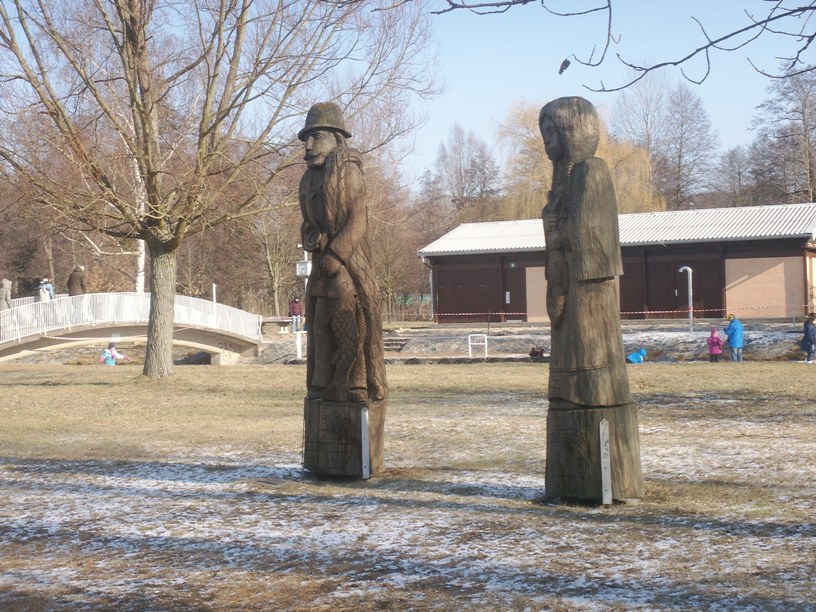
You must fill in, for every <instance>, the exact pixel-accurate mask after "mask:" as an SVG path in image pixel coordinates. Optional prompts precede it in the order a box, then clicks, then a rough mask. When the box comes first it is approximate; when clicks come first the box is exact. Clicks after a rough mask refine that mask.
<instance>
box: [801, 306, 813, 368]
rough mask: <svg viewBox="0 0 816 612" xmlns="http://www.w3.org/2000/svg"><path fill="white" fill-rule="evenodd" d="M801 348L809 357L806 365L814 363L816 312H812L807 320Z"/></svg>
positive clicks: (806, 359)
mask: <svg viewBox="0 0 816 612" xmlns="http://www.w3.org/2000/svg"><path fill="white" fill-rule="evenodd" d="M800 348H801V349H802V350H803V351H805V355H807V357H806V358H805V361H804V363H813V354H814V352H816V312H811V313H810V314H809V315H808V316H807V319H805V333H804V335H803V336H802V342H801V344H800Z"/></svg>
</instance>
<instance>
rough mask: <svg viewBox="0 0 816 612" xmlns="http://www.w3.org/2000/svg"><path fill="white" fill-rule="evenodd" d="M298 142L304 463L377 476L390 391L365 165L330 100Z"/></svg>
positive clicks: (311, 116) (315, 110)
mask: <svg viewBox="0 0 816 612" xmlns="http://www.w3.org/2000/svg"><path fill="white" fill-rule="evenodd" d="M298 138H299V139H300V140H301V141H303V143H304V145H305V155H304V159H305V160H306V166H307V168H306V171H305V172H304V174H303V177H302V179H301V181H300V190H299V200H300V208H301V213H302V214H303V225H302V226H301V239H302V243H303V248H304V249H305V250H306V251H309V252H310V253H311V256H312V268H311V273H310V275H309V281H308V283H307V286H306V298H305V307H306V320H307V321H308V322H309V329H308V332H307V366H306V386H307V390H306V399H305V407H304V415H305V421H306V435H305V448H304V466H305V467H306V468H307V469H310V470H313V471H315V472H317V473H321V474H328V475H343V476H354V475H362V476H363V477H366V476H368V475H373V474H376V473H377V472H378V471H380V470H381V469H382V437H383V425H384V421H385V400H386V395H387V392H388V388H387V384H386V377H385V362H384V359H383V340H382V320H381V315H380V305H379V289H378V287H377V280H376V276H375V273H374V267H373V265H372V263H371V245H370V243H369V232H368V206H367V202H366V189H365V178H364V176H363V164H362V160H361V157H360V153H359V152H358V151H356V150H355V149H353V148H351V147H349V146H347V145H346V139H350V138H351V132H349V131H348V129H346V124H345V120H344V118H343V114H342V112H341V110H340V108H339V107H338V106H337V105H336V104H335V103H333V102H321V103H319V104H315V105H314V106H312V108H311V109H309V112H308V114H307V115H306V124H305V126H304V127H303V129H302V130H300V132H298ZM361 432H362V433H361Z"/></svg>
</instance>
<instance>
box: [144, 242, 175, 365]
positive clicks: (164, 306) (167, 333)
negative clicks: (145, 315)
mask: <svg viewBox="0 0 816 612" xmlns="http://www.w3.org/2000/svg"><path fill="white" fill-rule="evenodd" d="M148 248H149V250H150V319H149V320H148V323H147V352H146V354H145V363H144V370H143V372H142V373H143V374H144V375H145V376H147V377H149V378H162V377H164V376H171V375H172V374H173V315H174V308H175V301H176V265H177V257H176V251H175V250H173V251H172V252H167V250H166V249H165V245H164V244H158V245H152V244H149V245H148Z"/></svg>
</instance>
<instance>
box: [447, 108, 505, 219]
mask: <svg viewBox="0 0 816 612" xmlns="http://www.w3.org/2000/svg"><path fill="white" fill-rule="evenodd" d="M436 175H437V176H438V177H439V178H440V180H441V181H442V183H443V184H444V186H445V191H446V193H447V195H448V197H449V198H450V201H451V203H452V204H453V207H454V209H455V210H456V212H457V219H458V220H459V221H464V220H473V219H468V218H467V217H468V214H467V211H468V209H471V210H473V209H476V208H479V207H480V206H481V205H482V204H483V203H484V202H485V201H486V200H490V199H494V198H495V197H496V196H497V195H498V189H499V168H498V165H497V164H496V161H495V160H494V159H493V156H492V155H491V154H490V151H489V150H488V148H487V145H486V144H485V142H484V141H483V140H482V139H480V138H479V137H478V136H476V135H475V134H474V133H473V132H467V133H466V132H465V130H464V129H463V128H462V126H461V125H459V124H454V126H453V127H452V128H451V130H450V133H449V134H448V139H447V141H445V142H442V143H440V144H439V151H438V153H437V155H436Z"/></svg>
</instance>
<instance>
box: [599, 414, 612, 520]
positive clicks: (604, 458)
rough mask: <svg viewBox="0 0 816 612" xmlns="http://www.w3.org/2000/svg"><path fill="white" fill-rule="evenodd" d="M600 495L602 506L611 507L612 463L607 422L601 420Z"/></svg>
mask: <svg viewBox="0 0 816 612" xmlns="http://www.w3.org/2000/svg"><path fill="white" fill-rule="evenodd" d="M599 429H600V436H601V493H602V497H603V500H602V501H603V505H604V506H611V505H612V461H611V458H610V456H609V421H607V420H606V419H601V423H600V426H599Z"/></svg>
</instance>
